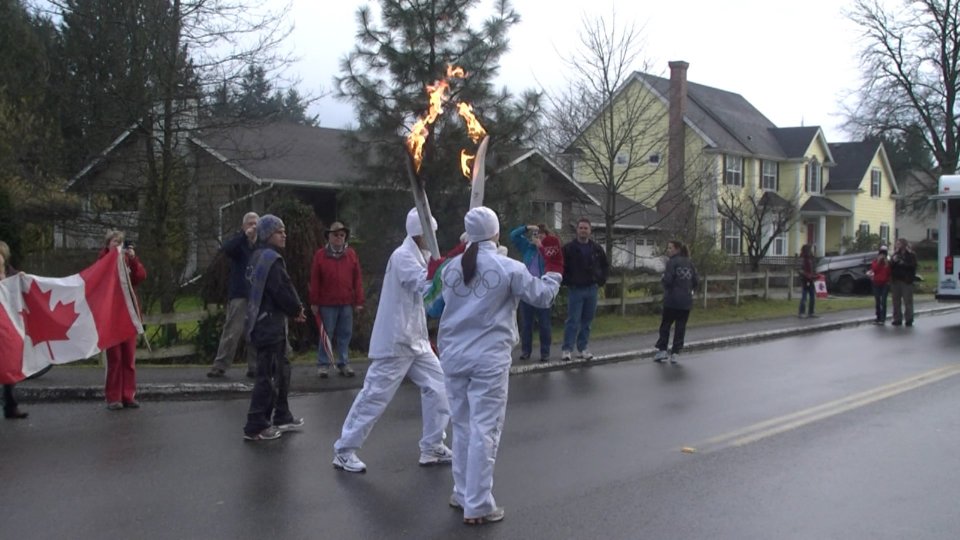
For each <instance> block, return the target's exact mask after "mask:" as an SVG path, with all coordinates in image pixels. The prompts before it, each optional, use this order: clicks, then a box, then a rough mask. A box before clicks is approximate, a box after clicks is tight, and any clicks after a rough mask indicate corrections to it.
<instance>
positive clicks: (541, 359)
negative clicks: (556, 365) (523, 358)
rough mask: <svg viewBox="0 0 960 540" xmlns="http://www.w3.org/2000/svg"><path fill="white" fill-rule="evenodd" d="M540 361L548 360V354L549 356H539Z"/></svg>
mask: <svg viewBox="0 0 960 540" xmlns="http://www.w3.org/2000/svg"><path fill="white" fill-rule="evenodd" d="M540 361H541V362H549V361H550V356H549V355H547V356H541V357H540Z"/></svg>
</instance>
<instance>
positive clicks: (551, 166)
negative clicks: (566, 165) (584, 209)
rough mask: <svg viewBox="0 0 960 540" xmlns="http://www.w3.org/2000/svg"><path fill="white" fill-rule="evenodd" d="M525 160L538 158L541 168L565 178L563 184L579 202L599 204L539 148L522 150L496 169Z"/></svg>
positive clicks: (509, 166)
mask: <svg viewBox="0 0 960 540" xmlns="http://www.w3.org/2000/svg"><path fill="white" fill-rule="evenodd" d="M526 160H539V161H540V162H541V164H542V166H543V169H544V170H545V171H547V173H549V174H553V175H556V176H559V177H560V178H562V179H563V180H565V184H566V185H567V186H568V187H570V188H572V189H573V190H574V191H575V192H576V193H577V195H578V199H579V202H589V203H590V204H600V201H598V200H596V199H594V198H593V196H592V195H591V194H590V192H589V191H587V190H586V189H584V185H583V184H581V183H580V182H577V181H576V180H574V179H573V177H572V176H570V175H569V174H567V171H565V170H563V167H560V165H558V164H557V162H556V161H554V160H553V159H551V158H550V156H548V155H547V154H545V153H543V152H541V151H540V150H537V149H533V150H528V151H526V152H523V153H522V154H520V155H519V156H518V157H516V158H514V159H512V160H510V161H509V162H507V164H506V165H504V166H503V167H500V168H499V169H497V171H498V172H499V171H503V170H506V169H509V168H511V167H515V166H516V165H518V164H520V163H522V162H524V161H526Z"/></svg>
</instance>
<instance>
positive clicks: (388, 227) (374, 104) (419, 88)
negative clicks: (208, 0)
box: [336, 0, 540, 264]
mask: <svg viewBox="0 0 960 540" xmlns="http://www.w3.org/2000/svg"><path fill="white" fill-rule="evenodd" d="M478 4H479V2H478V1H477V0H413V1H411V0H403V1H400V0H381V1H380V2H379V12H378V13H377V15H376V16H375V14H374V11H373V10H372V9H371V8H370V7H368V6H364V7H361V8H360V9H358V10H357V20H358V21H359V28H358V31H357V36H358V41H357V43H356V46H355V48H354V50H353V51H352V52H351V53H349V54H348V55H347V56H346V57H345V58H344V59H343V60H342V61H341V68H340V71H341V74H340V76H339V77H337V78H336V86H337V92H338V95H339V97H341V98H345V99H347V100H349V101H350V102H352V103H353V105H354V107H355V110H356V112H357V122H358V129H357V130H356V132H355V133H354V134H353V136H352V139H351V140H350V142H349V143H348V144H347V147H346V149H345V150H346V151H349V152H353V153H354V154H355V155H356V162H357V163H358V164H360V166H361V167H362V171H363V176H364V178H365V179H366V181H367V182H368V183H370V184H372V185H377V186H389V187H391V188H394V189H400V190H409V186H410V182H409V179H408V177H407V173H406V171H407V165H406V159H407V157H406V149H405V147H404V146H403V144H402V139H403V137H405V136H406V135H407V134H408V132H409V129H410V127H411V126H412V125H413V123H414V121H415V119H416V118H415V116H419V115H422V114H424V113H425V112H426V110H427V108H428V97H427V95H426V93H425V91H424V87H425V85H428V84H432V83H433V82H434V81H437V80H439V79H443V78H444V77H445V75H446V73H447V67H448V66H449V65H455V66H459V67H462V68H463V69H464V70H465V72H466V78H465V79H463V80H453V81H452V87H451V90H450V98H451V101H450V102H449V103H448V104H447V105H446V107H445V111H444V115H443V116H441V117H440V118H439V119H438V120H437V121H436V123H435V124H434V125H433V127H431V135H430V137H429V138H428V140H427V143H426V145H425V157H424V162H423V165H422V168H421V170H420V175H421V176H422V177H423V178H424V179H425V180H426V185H427V192H428V196H429V198H430V204H431V206H432V210H433V212H434V215H435V217H436V218H437V221H438V222H439V224H440V230H439V231H438V237H439V240H440V246H441V250H443V249H445V248H449V247H452V245H453V244H454V243H455V242H456V241H457V238H458V237H459V235H460V233H461V232H462V230H463V215H464V213H465V211H466V209H467V206H468V202H469V191H470V184H469V182H468V181H467V179H466V178H464V176H463V175H462V174H461V172H460V160H459V154H460V150H461V149H464V148H465V149H467V150H468V152H470V153H473V151H474V149H475V148H476V144H475V143H473V142H471V141H470V140H469V139H468V137H467V133H466V129H465V128H464V126H463V123H462V121H461V120H460V118H459V117H457V115H456V111H455V105H454V103H453V102H465V103H470V104H472V106H473V109H474V113H475V114H476V115H477V117H478V119H479V120H480V121H481V123H482V124H483V125H484V127H485V128H486V130H487V133H488V134H489V135H490V141H491V144H490V149H489V152H488V158H487V175H488V181H487V185H486V200H485V204H486V205H487V206H490V207H492V208H494V209H495V210H497V211H498V212H500V217H501V220H502V221H504V225H505V226H509V225H510V224H512V223H516V222H518V220H520V219H521V218H522V217H526V216H523V214H524V213H528V212H529V207H528V205H527V204H525V201H526V199H527V195H528V194H529V191H530V189H531V186H532V180H534V179H535V178H537V177H538V175H539V174H540V173H539V171H521V170H518V169H517V168H513V169H509V170H508V171H506V172H503V173H499V172H498V173H496V174H494V172H495V171H496V170H497V165H498V164H499V165H503V164H505V163H507V162H508V161H509V160H510V159H513V158H515V157H517V155H518V154H519V151H520V149H522V148H523V147H524V146H527V145H529V144H530V140H531V135H532V131H533V129H534V127H533V126H534V125H535V122H534V120H535V117H536V115H537V114H538V113H539V109H540V103H539V95H538V94H535V93H533V92H527V93H525V94H524V95H523V96H522V97H521V98H520V99H515V98H514V97H513V96H512V95H511V94H510V92H509V91H508V90H507V89H505V88H504V89H501V90H496V89H494V86H493V82H492V80H493V78H494V77H496V75H497V73H498V70H499V60H500V58H501V56H503V54H504V53H506V52H507V50H508V40H507V32H508V31H509V29H510V28H511V27H512V26H514V25H515V24H517V22H519V20H520V17H519V15H518V14H517V13H516V12H515V11H514V10H513V9H512V7H511V6H510V3H509V2H508V1H506V0H499V1H497V2H496V3H495V6H494V13H493V14H492V15H491V16H490V17H488V18H487V19H486V20H484V21H483V23H482V25H480V26H479V28H475V27H474V26H472V25H471V24H470V23H471V21H470V17H469V15H470V12H471V10H472V8H474V7H476V6H477V5H478ZM375 193H376V192H375ZM380 193H381V194H382V195H383V196H380V197H376V196H365V197H364V201H363V204H364V206H365V208H371V207H374V208H377V210H378V211H376V212H366V213H365V220H370V222H369V223H365V224H364V226H366V228H367V230H376V231H385V232H386V234H387V236H388V237H391V239H397V238H400V237H402V236H403V234H404V233H403V227H402V224H403V218H402V216H403V215H404V214H405V213H406V212H407V210H408V209H409V208H410V207H412V206H413V204H412V197H410V196H405V197H406V198H405V200H404V198H398V197H397V195H396V193H393V194H391V195H386V194H383V192H380ZM401 201H402V202H401ZM367 216H371V217H370V218H368V217H367ZM378 220H379V222H378ZM398 225H399V226H398ZM384 244H386V246H390V245H391V244H393V242H385V243H384ZM383 256H385V253H381V254H377V255H376V259H375V260H378V261H379V260H381V259H380V257H383ZM374 264H376V263H374Z"/></svg>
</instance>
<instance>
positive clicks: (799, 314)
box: [797, 313, 806, 319]
mask: <svg viewBox="0 0 960 540" xmlns="http://www.w3.org/2000/svg"><path fill="white" fill-rule="evenodd" d="M797 318H798V319H804V318H806V315H804V314H803V313H798V314H797Z"/></svg>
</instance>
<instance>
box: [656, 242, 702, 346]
mask: <svg viewBox="0 0 960 540" xmlns="http://www.w3.org/2000/svg"><path fill="white" fill-rule="evenodd" d="M667 257H669V259H668V260H667V265H666V268H665V269H664V271H663V277H662V278H661V279H660V282H661V283H662V284H663V312H662V314H661V316H660V337H659V339H657V354H656V356H654V357H653V360H654V362H657V363H658V364H662V363H663V362H664V361H665V360H666V359H667V357H668V356H669V358H670V363H671V364H676V363H677V357H678V356H679V355H680V351H682V350H683V338H684V336H685V335H686V333H687V319H689V318H690V310H691V309H692V308H693V292H694V291H695V290H696V289H697V286H698V285H699V279H698V278H697V269H696V268H694V267H693V263H692V262H690V252H689V251H687V246H685V245H683V243H682V242H680V241H679V240H671V241H669V242H667ZM671 326H673V347H671V349H670V354H669V355H668V354H667V344H668V343H669V342H670V327H671Z"/></svg>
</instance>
